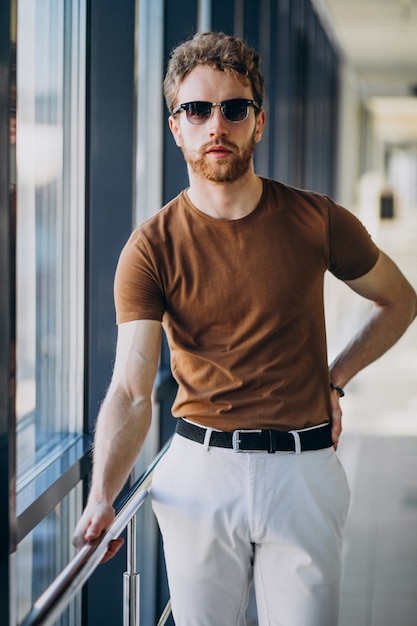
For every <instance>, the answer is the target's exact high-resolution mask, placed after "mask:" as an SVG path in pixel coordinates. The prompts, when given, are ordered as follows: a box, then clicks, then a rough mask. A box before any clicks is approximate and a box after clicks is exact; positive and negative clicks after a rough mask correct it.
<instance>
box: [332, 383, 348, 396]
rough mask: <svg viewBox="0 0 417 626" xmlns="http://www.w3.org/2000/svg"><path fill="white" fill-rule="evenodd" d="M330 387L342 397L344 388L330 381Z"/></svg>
mask: <svg viewBox="0 0 417 626" xmlns="http://www.w3.org/2000/svg"><path fill="white" fill-rule="evenodd" d="M330 389H331V390H332V391H337V393H338V394H339V397H340V398H343V396H344V395H345V392H344V389H343V387H341V386H340V385H335V383H332V382H331V383H330Z"/></svg>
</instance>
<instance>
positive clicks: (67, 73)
mask: <svg viewBox="0 0 417 626" xmlns="http://www.w3.org/2000/svg"><path fill="white" fill-rule="evenodd" d="M85 54H86V51H85V0H84V1H81V0H79V1H77V0H72V1H71V0H69V1H65V2H64V0H36V1H34V0H18V21H17V135H16V161H17V206H18V208H17V409H16V411H17V422H18V426H17V473H18V478H19V477H21V476H22V475H23V474H25V473H27V472H28V471H31V470H33V469H34V468H35V467H36V466H37V463H38V461H39V460H40V459H43V460H45V457H46V455H47V454H49V453H51V452H53V449H54V446H55V445H56V444H57V443H60V444H61V446H62V442H63V440H66V439H68V443H71V441H72V440H73V439H74V437H75V436H76V434H77V433H78V434H79V433H80V432H81V431H82V407H83V308H84V300H83V294H84V136H85V129H84V107H85Z"/></svg>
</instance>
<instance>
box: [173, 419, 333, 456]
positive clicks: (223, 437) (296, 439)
mask: <svg viewBox="0 0 417 626" xmlns="http://www.w3.org/2000/svg"><path fill="white" fill-rule="evenodd" d="M176 432H177V433H178V435H181V436H182V437H186V438H187V439H191V440H192V441H196V442H197V443H201V444H202V443H204V440H205V436H206V432H207V429H206V428H201V427H200V426H197V425H194V424H191V423H190V422H186V421H184V420H183V419H181V418H180V419H178V421H177V426H176ZM332 445H333V441H332V437H331V425H330V423H326V424H323V425H320V426H318V427H313V428H310V429H305V430H296V431H292V432H282V431H279V430H235V431H234V432H232V433H226V432H223V431H221V432H219V431H216V430H213V431H212V433H211V435H210V441H209V446H215V447H217V448H231V449H233V450H234V451H235V452H254V451H257V450H258V451H259V450H263V451H266V452H270V453H274V452H278V451H282V452H297V451H299V452H302V451H303V450H321V449H322V448H329V447H330V446H332Z"/></svg>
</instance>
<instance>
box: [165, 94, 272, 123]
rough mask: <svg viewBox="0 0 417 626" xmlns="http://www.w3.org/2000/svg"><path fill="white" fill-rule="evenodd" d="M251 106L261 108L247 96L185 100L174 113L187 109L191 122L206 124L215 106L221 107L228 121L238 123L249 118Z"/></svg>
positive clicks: (188, 118)
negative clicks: (247, 98) (216, 99)
mask: <svg viewBox="0 0 417 626" xmlns="http://www.w3.org/2000/svg"><path fill="white" fill-rule="evenodd" d="M251 106H252V107H253V108H254V109H256V110H257V111H259V110H260V106H259V104H257V103H256V102H255V101H254V100H246V99H245V98H233V99H232V100H223V102H201V101H197V102H185V103H184V104H180V105H179V106H178V107H177V108H176V109H174V111H173V112H172V115H177V113H181V111H185V113H186V116H187V120H188V121H189V122H190V124H205V123H206V122H207V121H208V120H209V119H210V118H211V117H212V115H213V109H214V107H220V111H221V112H222V115H223V117H224V118H225V119H226V120H227V121H228V122H235V123H236V122H244V121H245V120H246V119H247V117H248V115H249V107H251Z"/></svg>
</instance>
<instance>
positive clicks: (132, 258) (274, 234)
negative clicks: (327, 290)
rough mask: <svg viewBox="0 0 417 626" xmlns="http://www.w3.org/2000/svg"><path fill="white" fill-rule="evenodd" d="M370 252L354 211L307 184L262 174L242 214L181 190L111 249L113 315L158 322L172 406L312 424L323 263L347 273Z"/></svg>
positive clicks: (321, 350)
mask: <svg viewBox="0 0 417 626" xmlns="http://www.w3.org/2000/svg"><path fill="white" fill-rule="evenodd" d="M378 254H379V251H378V249H377V247H376V246H375V245H374V243H373V242H372V241H371V238H370V237H369V235H368V233H367V231H366V230H365V228H364V227H363V226H362V224H361V223H360V222H359V221H358V220H357V218H356V217H354V216H353V215H352V214H351V213H350V212H349V211H347V210H346V209H344V208H342V207H340V206H338V205H336V204H334V203H333V202H332V201H331V200H330V199H329V198H327V197H325V196H321V195H319V194H316V193H312V192H307V191H302V190H299V189H295V188H292V187H289V186H287V185H283V184H281V183H278V182H275V181H272V180H268V179H263V194H262V197H261V200H260V202H259V204H258V206H257V207H256V208H255V209H254V210H253V211H252V212H251V213H250V214H249V215H247V216H246V217H244V218H242V219H238V220H220V219H215V218H212V217H210V216H208V215H206V214H205V213H202V212H201V211H199V210H198V209H197V208H196V207H195V206H194V205H193V204H192V203H191V202H190V201H189V199H188V196H187V194H186V192H182V193H181V194H180V195H179V196H178V197H177V198H175V199H174V200H172V201H171V202H170V203H169V204H168V205H166V206H165V207H164V208H163V209H162V210H161V211H159V213H157V214H156V215H155V216H153V217H152V218H151V219H149V220H148V221H147V222H145V223H144V224H142V225H141V226H140V227H139V228H137V229H136V230H135V231H134V232H133V233H132V235H131V237H130V239H129V240H128V242H127V244H126V246H125V248H124V250H123V251H122V254H121V256H120V260H119V264H118V268H117V272H116V279H115V301H116V312H117V323H118V324H121V323H123V322H128V321H132V320H139V319H151V320H161V321H162V322H163V326H164V329H165V332H166V334H167V337H168V342H169V346H170V351H171V362H172V372H173V375H174V377H175V379H176V380H177V382H178V385H179V389H178V394H177V397H176V400H175V402H174V406H173V415H174V416H175V417H179V416H182V417H188V418H190V419H192V420H194V421H197V422H199V423H200V424H203V425H206V426H210V427H213V428H218V429H221V430H227V431H231V430H234V429H236V428H275V429H278V430H290V429H292V428H305V427H308V426H313V425H315V424H318V423H321V422H324V421H326V420H328V419H329V416H330V397H329V373H328V363H327V347H326V335H325V322H324V307H323V278H324V273H325V272H326V270H330V271H331V272H332V273H333V274H334V275H335V276H337V277H338V278H340V279H342V280H352V279H355V278H358V277H359V276H362V275H363V274H366V273H367V272H368V271H369V270H370V269H372V267H373V266H374V264H375V263H376V261H377V258H378Z"/></svg>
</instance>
